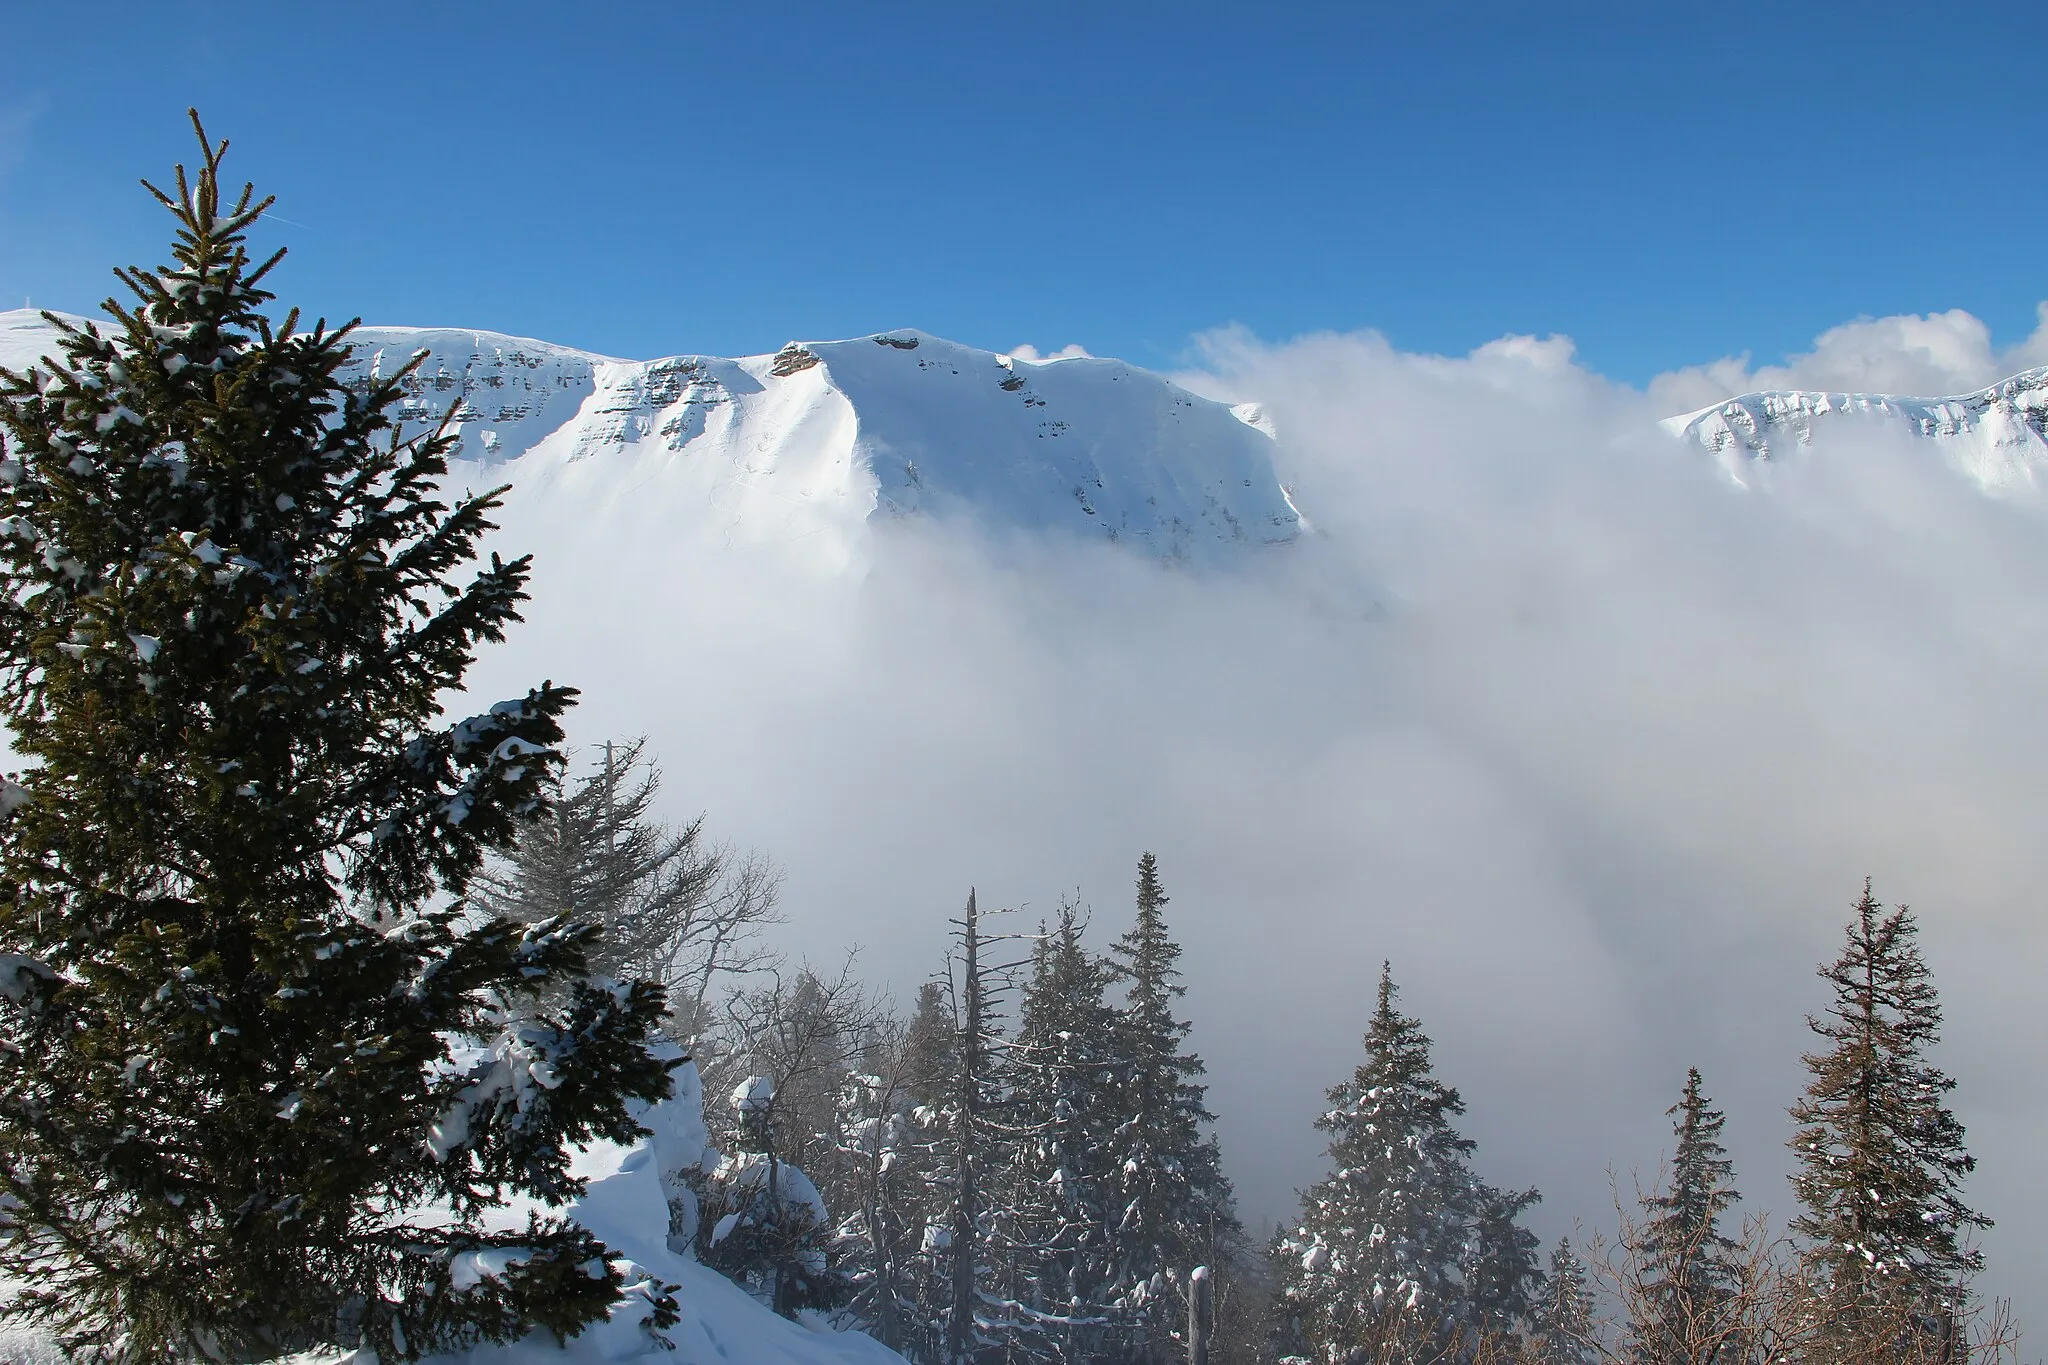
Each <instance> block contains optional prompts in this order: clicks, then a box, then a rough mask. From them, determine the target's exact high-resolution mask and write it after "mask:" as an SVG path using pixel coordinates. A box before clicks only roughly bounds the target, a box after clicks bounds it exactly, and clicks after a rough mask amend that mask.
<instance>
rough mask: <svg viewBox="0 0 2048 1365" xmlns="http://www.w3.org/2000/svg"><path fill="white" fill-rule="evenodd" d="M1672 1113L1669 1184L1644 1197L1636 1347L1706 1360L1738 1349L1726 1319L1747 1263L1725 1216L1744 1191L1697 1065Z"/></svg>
mask: <svg viewBox="0 0 2048 1365" xmlns="http://www.w3.org/2000/svg"><path fill="white" fill-rule="evenodd" d="M1669 1113H1670V1114H1671V1116H1672V1117H1673V1118H1674V1119H1676V1123H1675V1124H1674V1125H1673V1132H1674V1135H1675V1136H1676V1137H1677V1139H1678V1150H1677V1153H1676V1154H1675V1155H1674V1156H1673V1158H1672V1162H1671V1181H1670V1184H1669V1186H1668V1187H1667V1188H1666V1189H1665V1190H1663V1191H1661V1192H1659V1193H1656V1194H1653V1195H1650V1196H1649V1197H1648V1198H1646V1199H1644V1200H1643V1209H1644V1212H1645V1214H1646V1215H1647V1220H1646V1221H1645V1222H1644V1224H1643V1226H1642V1228H1641V1230H1640V1231H1639V1232H1638V1233H1637V1234H1636V1236H1637V1246H1636V1249H1635V1250H1636V1271H1635V1275H1636V1279H1637V1280H1638V1281H1639V1284H1640V1293H1639V1295H1638V1296H1637V1299H1636V1302H1635V1303H1634V1304H1633V1305H1632V1307H1633V1309H1634V1314H1633V1315H1634V1317H1635V1319H1636V1320H1635V1321H1632V1322H1631V1323H1630V1324H1629V1334H1630V1337H1631V1349H1632V1350H1633V1352H1634V1354H1635V1356H1636V1358H1637V1359H1638V1360H1641V1361H1644V1362H1658V1363H1659V1365H1662V1363H1663V1362H1677V1363H1678V1365H1707V1362H1709V1361H1711V1360H1715V1359H1720V1358H1722V1357H1724V1356H1732V1355H1733V1354H1735V1350H1734V1347H1733V1345H1732V1343H1731V1340H1730V1338H1731V1333H1732V1332H1733V1329H1734V1324H1732V1323H1731V1322H1729V1321H1728V1318H1729V1315H1730V1313H1731V1312H1732V1311H1733V1308H1734V1305H1735V1300H1736V1296H1737V1295H1738V1293H1739V1292H1740V1291H1741V1288H1742V1267H1741V1265H1740V1264H1739V1262H1738V1259H1737V1256H1738V1251H1739V1248H1738V1247H1737V1246H1736V1244H1735V1242H1734V1241H1733V1240H1732V1239H1730V1238H1729V1237H1728V1236H1727V1235H1726V1234H1725V1233H1723V1232H1722V1231H1721V1216H1722V1215H1723V1214H1725V1213H1726V1212H1727V1211H1728V1210H1729V1209H1730V1208H1732V1207H1734V1205H1735V1203H1736V1201H1737V1200H1739V1199H1740V1198H1741V1196H1740V1195H1739V1194H1737V1193H1736V1192H1735V1190H1734V1188H1733V1187H1732V1186H1731V1185H1730V1183H1729V1182H1730V1181H1731V1180H1732V1179H1733V1178H1734V1174H1735V1166H1734V1163H1732V1162H1731V1161H1729V1160H1728V1153H1727V1150H1726V1149H1725V1148H1723V1147H1722V1146H1721V1129H1722V1127H1723V1126H1724V1125H1725V1123H1726V1119H1725V1118H1724V1116H1723V1115H1722V1114H1721V1112H1720V1111H1719V1110H1717V1109H1715V1108H1713V1107H1712V1105H1711V1103H1710V1102H1709V1100H1708V1099H1707V1097H1706V1095H1705V1094H1704V1093H1703V1092H1702V1090H1701V1082H1700V1073H1699V1069H1698V1068H1697V1067H1695V1068H1693V1069H1692V1070H1690V1071H1688V1072H1687V1073H1686V1078H1685V1093H1684V1094H1683V1095H1681V1096H1680V1097H1679V1101H1678V1103H1677V1104H1675V1105H1673V1106H1672V1107H1671V1109H1670V1110H1669Z"/></svg>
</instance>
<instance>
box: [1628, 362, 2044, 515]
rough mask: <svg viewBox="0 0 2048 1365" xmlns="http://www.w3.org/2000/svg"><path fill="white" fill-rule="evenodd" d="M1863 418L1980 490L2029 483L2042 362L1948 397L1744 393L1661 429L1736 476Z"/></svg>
mask: <svg viewBox="0 0 2048 1365" xmlns="http://www.w3.org/2000/svg"><path fill="white" fill-rule="evenodd" d="M1850 424H1862V425H1864V426H1865V427H1866V429H1867V428H1868V427H1871V426H1875V427H1878V428H1880V429H1886V430H1890V431H1894V432H1897V433H1899V434H1900V435H1902V436H1906V437H1914V438H1922V439H1925V440H1926V441H1927V442H1928V443H1929V444H1930V445H1931V446H1932V447H1933V449H1935V450H1936V451H1938V452H1939V453H1940V454H1941V455H1942V457H1943V458H1945V459H1946V460H1947V461H1948V462H1949V463H1950V464H1951V465H1953V466H1954V467H1955V468H1956V469H1957V470H1958V471H1960V472H1961V473H1963V474H1965V475H1967V476H1968V477H1969V478H1971V479H1972V480H1974V481H1975V482H1976V483H1977V484H1978V486H1979V487H1981V488H1983V489H1984V490H1985V491H1987V492H1997V491H1999V490H2002V489H2009V488H2017V487H2025V486H2028V485H2031V484H2032V483H2033V481H2034V479H2035V477H2036V475H2037V471H2039V470H2041V469H2042V467H2043V466H2044V465H2048V369H2038V370H2028V371H2026V372H2024V373H2022V374H2017V375H2014V376H2013V377H2012V378H2010V379H2007V380H2004V381H2002V382H2000V383H1997V384H1994V385H1992V386H1991V387H1990V388H1988V389H1979V390H1978V391H1977V392H1975V393H1966V394H1961V395H1958V396H1956V397H1952V398H1900V397H1892V396H1888V395H1884V394H1868V393H1794V392H1780V393H1750V394H1744V395H1743V396H1741V397H1740V398H1731V399H1729V400H1728V401H1727V402H1725V403H1720V404H1717V405H1716V406H1714V407H1711V408H1703V409H1701V410H1700V411H1698V412H1693V413H1687V414H1685V415H1684V416H1681V417H1673V418H1670V419H1668V420H1667V421H1666V422H1665V423H1664V427H1665V429H1666V430H1667V431H1670V432H1672V433H1674V434H1676V435H1678V436H1682V437H1684V438H1685V439H1687V440H1690V441H1692V442H1694V443H1696V444H1698V445H1700V446H1702V447H1704V448H1705V449H1706V450H1708V451H1710V452H1712V453H1713V454H1714V455H1715V456H1716V457H1717V458H1718V459H1719V460H1720V461H1721V464H1722V466H1723V467H1724V468H1725V469H1727V471H1728V473H1729V475H1730V476H1731V477H1732V478H1734V479H1735V480H1736V481H1737V482H1739V483H1747V482H1748V478H1747V476H1746V474H1747V470H1748V466H1749V465H1750V464H1751V462H1753V461H1756V460H1783V459H1786V458H1788V457H1789V456H1791V455H1792V454H1793V453H1794V452H1795V451H1796V450H1797V449H1798V448H1799V447H1801V446H1805V445H1810V444H1811V443H1812V441H1813V438H1814V433H1815V432H1816V431H1820V430H1828V429H1832V428H1835V427H1838V426H1847V425H1850Z"/></svg>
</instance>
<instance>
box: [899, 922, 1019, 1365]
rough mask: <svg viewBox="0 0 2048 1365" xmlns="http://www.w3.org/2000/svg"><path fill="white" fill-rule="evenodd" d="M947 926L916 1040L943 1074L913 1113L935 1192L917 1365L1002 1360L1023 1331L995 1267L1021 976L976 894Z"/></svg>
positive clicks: (1009, 938) (1003, 1215)
mask: <svg viewBox="0 0 2048 1365" xmlns="http://www.w3.org/2000/svg"><path fill="white" fill-rule="evenodd" d="M952 923H953V926H954V935H953V951H952V952H951V953H950V954H949V955H948V959H947V964H946V967H947V970H946V976H945V978H944V980H943V981H942V982H940V983H939V985H940V987H941V990H942V992H943V994H942V995H940V996H938V997H937V1000H938V1001H940V1002H943V1013H942V1014H941V1015H939V1016H938V1017H936V1018H934V1019H932V1020H930V1021H929V1022H926V1023H924V1024H923V1025H922V1026H921V1027H920V1028H919V1029H918V1030H917V1032H918V1034H919V1036H920V1041H921V1044H922V1045H924V1046H928V1047H929V1048H930V1049H931V1057H930V1060H931V1061H932V1062H933V1063H937V1064H940V1065H943V1066H945V1067H947V1068H948V1070H947V1071H946V1073H945V1074H944V1076H943V1077H942V1078H939V1077H935V1078H934V1080H933V1082H932V1083H931V1086H930V1088H931V1092H932V1100H931V1103H929V1104H926V1105H922V1106H920V1107H919V1109H918V1111H917V1113H916V1119H917V1121H918V1123H919V1126H920V1127H921V1129H922V1131H923V1146H924V1152H925V1155H924V1160H925V1161H926V1162H927V1164H928V1168H929V1170H930V1173H931V1186H930V1196H929V1198H930V1203H929V1205H928V1213H927V1217H928V1219H929V1222H928V1224H927V1227H926V1234H925V1240H924V1246H923V1249H922V1251H921V1260H922V1262H923V1264H922V1265H921V1266H920V1267H919V1268H918V1270H917V1272H916V1275H915V1278H916V1279H918V1280H919V1281H921V1284H919V1286H918V1287H917V1289H916V1290H915V1296H916V1298H917V1299H918V1301H919V1302H920V1303H921V1304H922V1305H923V1307H924V1311H925V1312H926V1313H928V1314H929V1320H930V1321H931V1323H932V1324H933V1327H934V1329H935V1331H934V1336H935V1338H936V1340H935V1341H934V1342H933V1343H932V1347H931V1353H930V1354H929V1355H921V1354H920V1355H913V1358H914V1359H919V1360H922V1361H926V1362H930V1365H941V1363H943V1365H966V1362H969V1361H974V1360H980V1359H984V1358H987V1357H988V1356H990V1354H991V1353H999V1352H1002V1351H1004V1350H1007V1349H1009V1348H1010V1347H1011V1346H1013V1345H1014V1344H1015V1339H1016V1326H1017V1323H1016V1314H1015V1313H1014V1312H1013V1311H1012V1309H1011V1306H1010V1304H1009V1302H1008V1301H1007V1299H1006V1298H1005V1296H1004V1295H1003V1293H1002V1286H1001V1284H1000V1283H999V1280H1000V1279H1001V1278H1007V1277H1006V1276H999V1274H998V1264H997V1258H998V1255H999V1253H1001V1252H1003V1251H1005V1250H1006V1249H1007V1246H1008V1243H1007V1242H1006V1240H1003V1239H1006V1238H1007V1236H1008V1227H1007V1223H1008V1221H1009V1218H1008V1215H1009V1207H1008V1205H1007V1203H1006V1198H1005V1197H1006V1196H1007V1195H1008V1193H1009V1192H1010V1190H1009V1186H1008V1183H1007V1181H1006V1179H1005V1176H1006V1174H1007V1167H1008V1165H1009V1160H1010V1142H1011V1133H1010V1129H1009V1125H1008V1120H1007V1115H1006V1114H1005V1112H1004V1109H1005V1105H1006V1103H1007V1100H1008V1097H1009V1083H1008V1076H1007V1057H1008V1045H1007V1040H1006V1039H1005V1038H1004V1036H1003V1031H1002V1011H1001V997H1002V996H1003V995H1004V994H1006V993H1007V992H1008V991H1009V990H1010V989H1011V988H1012V984H1013V983H1012V978H1013V976H1014V972H1015V968H1016V966H1017V965H1018V964H1016V963H1013V962H1011V961H1009V960H1007V959H1006V958H1005V957H1003V956H1002V953H1003V952H1004V951H1005V950H1006V949H1007V948H1009V947H1012V946H1014V945H1015V942H1016V936H1015V935H1007V934H996V935H991V934H990V933H989V931H988V929H987V927H986V924H985V917H984V916H983V914H982V912H981V910H980V907H979V901H978V898H977V896H976V894H975V893H974V892H973V891H971V890H970V891H969V892H968V894H967V908H966V910H965V911H964V912H963V914H962V915H961V917H960V918H959V919H956V920H954V921H953V922H952Z"/></svg>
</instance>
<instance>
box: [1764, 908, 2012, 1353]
mask: <svg viewBox="0 0 2048 1365" xmlns="http://www.w3.org/2000/svg"><path fill="white" fill-rule="evenodd" d="M1854 913H1855V918H1854V919H1853V920H1851V921H1850V923H1849V926H1848V930H1847V934H1846V940H1847V941H1846V942H1845V944H1844V945H1843V950H1842V954H1841V956H1840V957H1839V958H1837V959H1836V960H1835V961H1834V962H1832V963H1830V964H1828V965H1826V966H1824V967H1823V968H1822V969H1821V972H1820V974H1821V976H1822V977H1823V978H1824V979H1825V980H1826V981H1827V982H1828V984H1829V986H1830V987H1831V988H1832V990H1833V993H1834V999H1833V1001H1832V1002H1831V1003H1830V1004H1829V1005H1828V1008H1827V1012H1826V1014H1825V1016H1824V1017H1822V1018H1818V1019H1810V1020H1809V1021H1808V1023H1809V1025H1810V1027H1811V1028H1812V1030H1813V1032H1814V1034H1815V1035H1816V1036H1817V1037H1818V1038H1819V1039H1820V1040H1821V1042H1822V1045H1823V1046H1822V1048H1821V1050H1820V1051H1818V1052H1815V1053H1812V1054H1810V1055H1808V1056H1807V1057H1806V1059H1805V1060H1806V1066H1807V1071H1808V1073H1809V1075H1810V1077H1811V1079H1810V1080H1809V1082H1808V1084H1807V1088H1806V1093H1805V1095H1803V1096H1802V1097H1801V1098H1800V1100H1799V1102H1798V1103H1797V1104H1796V1105H1794V1106H1793V1109H1792V1119H1793V1122H1794V1123H1796V1124H1797V1125H1798V1126H1799V1131H1798V1133H1797V1135H1796V1136H1795V1137H1794V1139H1793V1143H1792V1149H1793V1153H1794V1155H1795V1156H1796V1158H1797V1160H1798V1168H1797V1171H1796V1173H1795V1175H1794V1176H1793V1187H1794V1190H1795V1191H1796V1192H1797V1194H1798V1197H1799V1203H1800V1205H1801V1213H1800V1215H1799V1217H1798V1218H1797V1219H1796V1220H1795V1221H1794V1222H1793V1224H1792V1229H1793V1231H1794V1232H1796V1233H1798V1234H1799V1235H1800V1236H1801V1237H1802V1238H1804V1239H1805V1242H1806V1244H1807V1248H1808V1253H1809V1257H1810V1260H1811V1263H1812V1265H1813V1266H1814V1268H1815V1271H1816V1273H1817V1276H1818V1279H1819V1281H1820V1285H1819V1288H1820V1292H1821V1299H1822V1308H1821V1311H1822V1312H1823V1313H1824V1315H1825V1317H1826V1319H1827V1321H1828V1324H1829V1325H1828V1327H1827V1328H1826V1332H1827V1334H1829V1335H1831V1336H1833V1337H1835V1338H1836V1339H1838V1340H1844V1341H1846V1340H1848V1339H1850V1338H1851V1337H1853V1336H1855V1335H1856V1334H1857V1333H1858V1332H1860V1331H1861V1330H1863V1329H1864V1328H1865V1326H1866V1325H1869V1326H1870V1327H1871V1330H1877V1331H1883V1332H1890V1331H1892V1330H1893V1324H1894V1322H1895V1321H1896V1320H1897V1319H1898V1318H1899V1317H1900V1315H1902V1314H1904V1315H1912V1314H1925V1315H1928V1316H1929V1318H1930V1319H1933V1318H1940V1317H1942V1316H1943V1315H1945V1314H1949V1313H1952V1312H1953V1311H1954V1310H1955V1308H1956V1307H1957V1306H1958V1303H1959V1300H1960V1295H1961V1292H1962V1287H1963V1285H1964V1283H1965V1282H1966V1281H1967V1279H1968V1278H1969V1277H1970V1276H1971V1275H1972V1274H1974V1273H1975V1272H1976V1271H1977V1270H1978V1269H1979V1268H1980V1267H1981V1265H1982V1256H1981V1253H1979V1252H1978V1251H1977V1250H1975V1249H1974V1248H1973V1247H1971V1246H1970V1245H1969V1244H1968V1241H1967V1237H1968V1235H1969V1234H1970V1233H1971V1232H1972V1231H1974V1230H1976V1229H1981V1228H1987V1227H1989V1226H1991V1220H1990V1219H1988V1218H1986V1217H1984V1216H1983V1215H1982V1214H1979V1213H1977V1212H1975V1211H1974V1210H1972V1209H1971V1208H1970V1207H1969V1205H1967V1204H1965V1203H1964V1202H1963V1198H1962V1193H1961V1187H1962V1182H1963V1178H1964V1177H1965V1176H1966V1175H1968V1174H1969V1172H1970V1171H1971V1170H1972V1169H1973V1168H1974V1166H1975V1165H1976V1162H1975V1160H1974V1159H1973V1158H1972V1157H1971V1156H1970V1154H1969V1152H1968V1151H1967V1149H1966V1148H1965V1147H1964V1145H1963V1125H1962V1124H1961V1123H1960V1122H1959V1121H1957V1119H1956V1117H1955V1115H1954V1114H1953V1113H1952V1112H1951V1111H1950V1110H1949V1108H1948V1104H1947V1100H1946V1097H1947V1095H1948V1092H1949V1091H1950V1090H1952V1089H1954V1088H1955V1082H1954V1081H1953V1080H1951V1079H1950V1078H1949V1077H1948V1076H1947V1075H1946V1074H1945V1073H1944V1072H1943V1071H1942V1070H1941V1069H1940V1068H1939V1067H1937V1066H1935V1065H1934V1064H1933V1063H1932V1062H1931V1061H1929V1060H1928V1057H1927V1053H1928V1052H1929V1051H1930V1050H1931V1049H1932V1048H1933V1047H1934V1045H1935V1044H1936V1043H1937V1042H1938V1041H1939V1039H1940V1036H1941V1003H1940V1000H1939V997H1938V996H1937V995H1936V992H1935V988H1934V982H1933V979H1932V977H1931V975H1930V974H1929V972H1928V970H1927V964H1926V962H1925V961H1924V960H1923V959H1922V958H1921V956H1920V948H1919V944H1918V942H1917V938H1918V933H1919V927H1918V925H1917V924H1915V922H1914V919H1913V915H1912V912H1911V911H1910V910H1909V909H1908V908H1907V907H1905V906H1903V905H1901V906H1898V907H1897V908H1895V909H1891V910H1887V909H1886V908H1885V907H1884V906H1882V905H1880V904H1879V903H1878V902H1877V901H1876V899H1875V898H1874V897H1873V896H1872V895H1871V891H1870V884H1869V882H1867V881H1866V882H1865V883H1864V886H1863V896H1862V899H1861V900H1859V901H1858V902H1857V903H1856V907H1855V911H1854Z"/></svg>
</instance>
